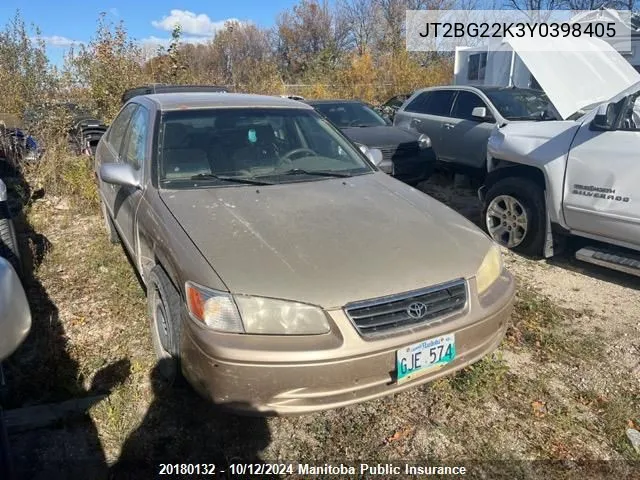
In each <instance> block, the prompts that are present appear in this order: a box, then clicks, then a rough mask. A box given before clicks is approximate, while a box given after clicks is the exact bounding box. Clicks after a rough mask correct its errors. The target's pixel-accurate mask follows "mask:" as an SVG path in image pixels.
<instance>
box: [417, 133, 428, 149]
mask: <svg viewBox="0 0 640 480" xmlns="http://www.w3.org/2000/svg"><path fill="white" fill-rule="evenodd" d="M418 147H420V148H421V149H422V150H424V149H425V148H431V139H430V138H429V136H428V135H425V134H424V133H423V134H422V135H420V136H419V137H418Z"/></svg>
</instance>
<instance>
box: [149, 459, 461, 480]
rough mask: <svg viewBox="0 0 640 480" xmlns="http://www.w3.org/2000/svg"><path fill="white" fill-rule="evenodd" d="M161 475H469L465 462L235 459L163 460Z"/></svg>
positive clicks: (160, 469)
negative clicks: (219, 464)
mask: <svg viewBox="0 0 640 480" xmlns="http://www.w3.org/2000/svg"><path fill="white" fill-rule="evenodd" d="M159 467H160V468H159V471H158V474H159V475H166V476H172V475H216V474H219V473H226V474H227V475H230V476H235V475H238V476H247V475H257V476H259V475H294V474H297V475H311V476H313V475H356V474H360V475H372V476H373V475H381V476H385V477H387V478H388V477H389V476H393V475H465V474H466V473H467V470H466V468H465V467H463V466H442V465H413V464H402V465H398V464H393V463H382V464H381V463H375V464H369V463H359V464H355V465H347V464H343V463H336V464H330V463H324V464H321V465H316V464H311V463H232V464H230V465H226V466H225V467H220V468H217V467H216V465H215V464H212V463H162V464H160V465H159Z"/></svg>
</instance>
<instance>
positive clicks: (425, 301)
mask: <svg viewBox="0 0 640 480" xmlns="http://www.w3.org/2000/svg"><path fill="white" fill-rule="evenodd" d="M466 304H467V286H466V283H465V281H464V280H463V279H458V280H454V281H452V282H448V283H444V284H441V285H436V286H434V287H430V288H426V289H422V290H416V291H413V292H407V293H404V294H399V295H392V296H389V297H381V298H377V299H373V300H365V301H362V302H354V303H350V304H348V305H346V306H345V307H344V309H345V312H346V314H347V316H348V317H349V318H350V319H351V321H352V322H353V323H354V325H355V327H356V328H357V330H358V332H360V334H361V335H362V336H363V337H372V336H376V335H379V334H382V333H392V332H393V331H395V330H405V329H408V328H416V327H422V326H424V325H426V324H429V323H432V322H435V321H437V320H439V319H441V318H442V317H444V316H446V315H448V314H450V313H453V312H457V311H460V310H462V309H463V308H464V307H465V305H466ZM410 307H413V308H411V309H410Z"/></svg>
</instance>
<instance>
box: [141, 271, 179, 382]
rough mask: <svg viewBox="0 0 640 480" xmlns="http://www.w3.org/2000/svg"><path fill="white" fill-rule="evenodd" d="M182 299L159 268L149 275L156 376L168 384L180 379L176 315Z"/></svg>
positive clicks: (177, 321) (177, 320)
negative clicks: (156, 361)
mask: <svg viewBox="0 0 640 480" xmlns="http://www.w3.org/2000/svg"><path fill="white" fill-rule="evenodd" d="M181 304H182V300H181V299H180V294H179V293H178V290H176V288H175V287H174V286H173V284H172V283H171V280H169V277H167V274H166V273H165V271H164V270H163V269H162V267H160V266H155V267H154V268H153V269H152V270H151V273H150V275H149V282H148V288H147V305H148V313H149V319H150V322H151V336H152V340H153V349H154V351H155V354H156V359H157V360H158V371H159V373H160V375H161V376H162V377H163V378H164V379H165V380H167V381H169V382H172V383H173V382H175V381H177V380H179V379H180V378H181V372H180V333H181V331H182V319H181V316H180V309H181Z"/></svg>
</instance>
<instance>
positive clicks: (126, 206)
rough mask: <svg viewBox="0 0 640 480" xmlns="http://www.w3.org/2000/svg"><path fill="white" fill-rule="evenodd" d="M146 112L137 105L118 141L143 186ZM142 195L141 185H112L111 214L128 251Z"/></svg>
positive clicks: (123, 158) (147, 129)
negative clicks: (121, 141) (113, 199)
mask: <svg viewBox="0 0 640 480" xmlns="http://www.w3.org/2000/svg"><path fill="white" fill-rule="evenodd" d="M149 134H150V112H149V110H147V108H145V107H144V106H142V105H139V106H138V108H137V109H136V111H135V112H134V113H133V115H132V117H131V121H130V122H129V125H128V126H127V132H126V135H125V138H124V141H123V143H122V149H121V153H120V161H122V162H124V163H127V164H128V165H130V166H131V167H132V168H133V169H134V170H135V172H136V173H137V175H138V179H139V180H140V184H141V185H143V186H144V184H145V182H144V178H143V177H144V165H145V162H146V161H147V158H148V157H149V155H150V142H149ZM143 195H144V189H143V188H140V187H133V186H130V185H124V186H118V187H116V197H115V201H114V205H113V214H114V215H113V218H114V220H115V222H116V223H117V225H118V227H119V229H120V235H122V237H123V239H124V240H125V242H126V243H127V244H128V247H129V249H130V251H132V252H133V251H134V250H133V248H134V247H135V245H136V241H135V215H136V211H137V208H138V205H139V204H140V201H141V200H142V196H143Z"/></svg>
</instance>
